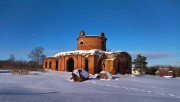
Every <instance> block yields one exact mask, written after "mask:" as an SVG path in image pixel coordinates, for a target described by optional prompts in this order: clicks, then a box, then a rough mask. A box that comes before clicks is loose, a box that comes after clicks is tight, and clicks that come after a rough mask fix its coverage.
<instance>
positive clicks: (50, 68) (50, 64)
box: [49, 61, 52, 69]
mask: <svg viewBox="0 0 180 102" xmlns="http://www.w3.org/2000/svg"><path fill="white" fill-rule="evenodd" d="M51 64H52V62H51V61H50V62H49V69H51Z"/></svg>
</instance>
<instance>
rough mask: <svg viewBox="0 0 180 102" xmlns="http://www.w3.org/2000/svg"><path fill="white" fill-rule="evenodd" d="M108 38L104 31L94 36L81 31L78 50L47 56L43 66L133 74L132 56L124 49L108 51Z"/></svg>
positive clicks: (53, 68) (91, 71) (66, 69)
mask: <svg viewBox="0 0 180 102" xmlns="http://www.w3.org/2000/svg"><path fill="white" fill-rule="evenodd" d="M106 40H107V38H106V37H105V34H104V33H101V34H100V35H99V36H94V35H85V33H84V32H83V31H81V32H80V34H79V37H78V38H77V50H75V51H67V52H60V53H57V54H56V55H55V56H53V57H48V58H45V59H44V62H43V68H44V69H51V70H56V71H67V72H72V71H73V70H74V69H77V68H83V69H85V70H86V71H87V72H89V73H90V74H96V73H99V72H100V71H102V70H105V71H108V72H110V73H111V74H117V73H120V74H131V67H132V59H131V56H130V55H129V54H128V53H127V52H124V51H117V52H109V51H106Z"/></svg>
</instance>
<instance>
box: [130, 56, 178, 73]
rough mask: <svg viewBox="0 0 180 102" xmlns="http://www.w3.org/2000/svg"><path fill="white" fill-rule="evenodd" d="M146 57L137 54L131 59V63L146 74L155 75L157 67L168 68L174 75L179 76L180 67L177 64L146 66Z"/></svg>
mask: <svg viewBox="0 0 180 102" xmlns="http://www.w3.org/2000/svg"><path fill="white" fill-rule="evenodd" d="M146 60H147V58H146V57H145V56H142V55H141V54H138V55H137V56H136V58H135V59H134V60H133V62H132V63H133V65H134V68H135V69H140V72H142V71H144V72H145V73H146V74H150V75H155V74H156V72H157V71H158V70H159V68H168V69H169V70H170V71H173V72H175V75H176V76H180V67H177V66H168V65H154V66H150V67H148V66H147V64H148V62H147V61H146Z"/></svg>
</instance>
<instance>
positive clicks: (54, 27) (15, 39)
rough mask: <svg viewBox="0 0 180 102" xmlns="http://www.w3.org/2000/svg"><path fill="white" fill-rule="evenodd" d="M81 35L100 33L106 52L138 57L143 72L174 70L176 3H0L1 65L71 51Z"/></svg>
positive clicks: (178, 30) (179, 31) (179, 12)
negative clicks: (37, 52)
mask: <svg viewBox="0 0 180 102" xmlns="http://www.w3.org/2000/svg"><path fill="white" fill-rule="evenodd" d="M81 30H83V31H85V34H86V35H99V34H100V33H101V32H104V33H105V36H106V37H107V38H108V40H107V49H111V50H113V51H117V50H124V51H127V52H129V53H130V54H131V55H132V57H133V58H135V57H136V55H137V54H142V55H143V56H146V57H147V59H148V60H147V61H148V65H149V66H151V65H156V64H160V65H177V66H180V47H179V45H180V40H179V39H180V0H0V37H1V38H0V59H1V60H4V59H7V58H9V56H10V55H11V54H14V55H15V57H16V59H21V60H28V59H27V55H28V54H29V53H30V51H31V50H32V49H34V48H35V47H43V48H44V49H45V54H46V55H47V56H52V55H54V54H55V53H57V52H60V51H69V50H76V46H77V42H76V39H77V37H78V36H79V32H80V31H81Z"/></svg>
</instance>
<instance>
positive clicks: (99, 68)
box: [98, 60, 102, 73]
mask: <svg viewBox="0 0 180 102" xmlns="http://www.w3.org/2000/svg"><path fill="white" fill-rule="evenodd" d="M101 71H102V61H101V60H99V61H98V73H100V72H101Z"/></svg>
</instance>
